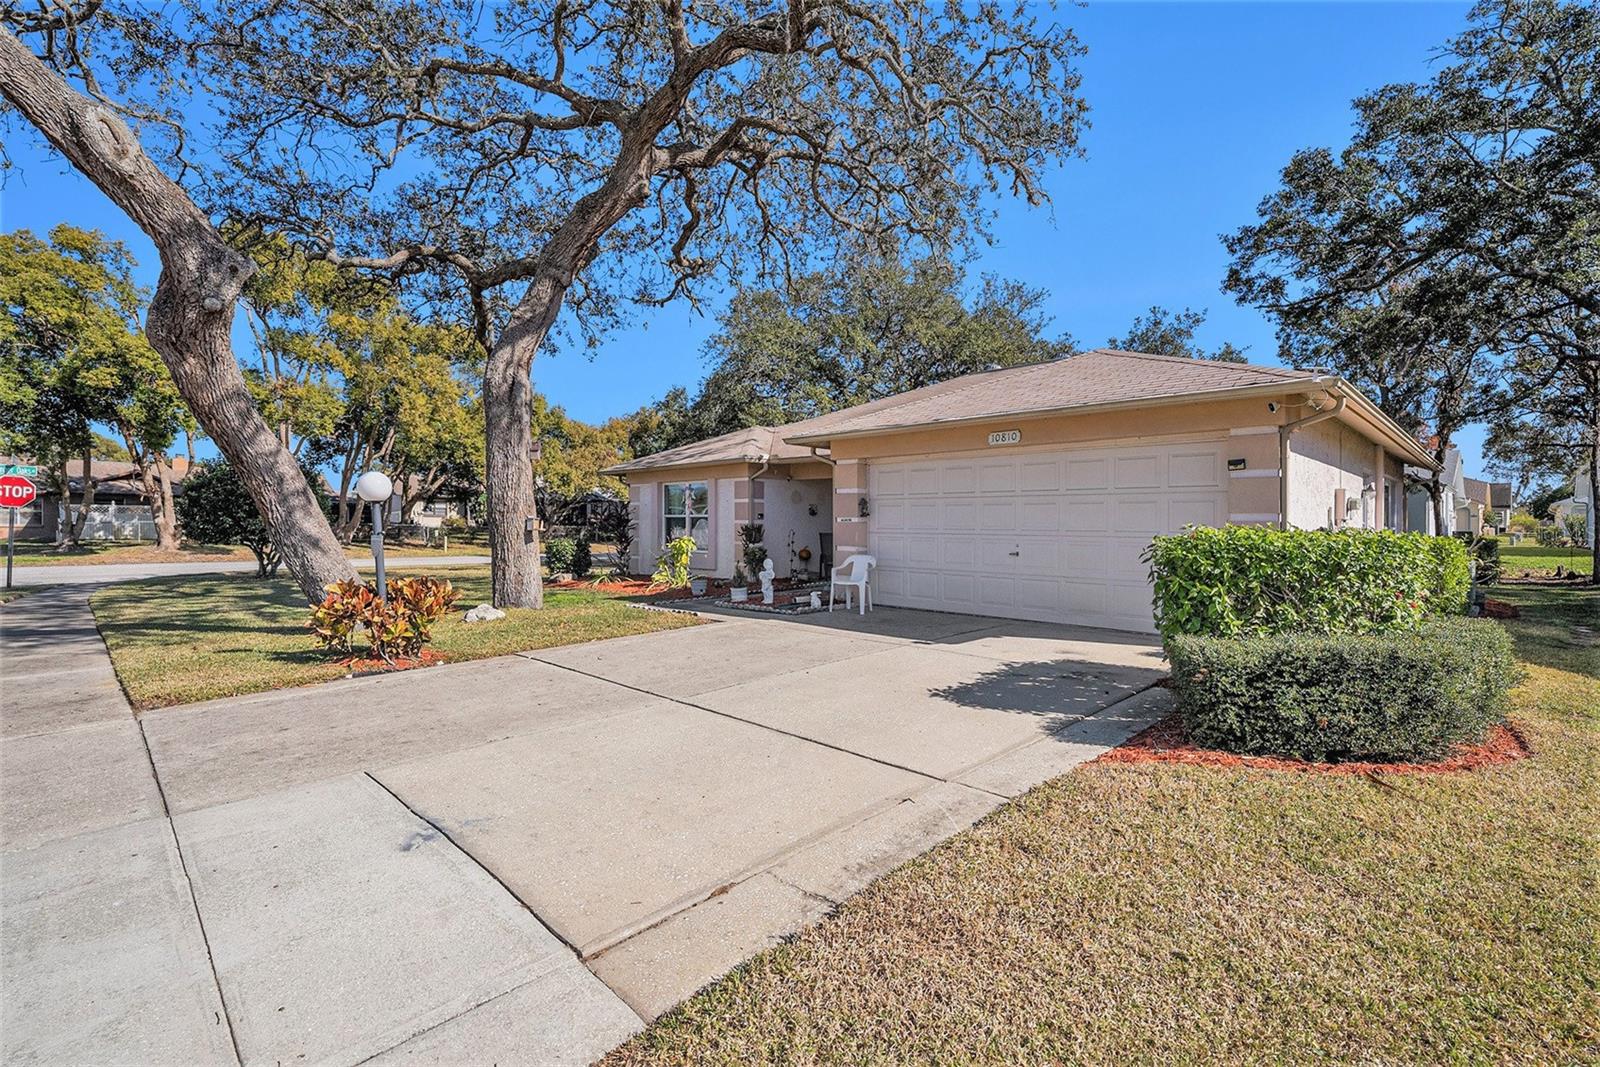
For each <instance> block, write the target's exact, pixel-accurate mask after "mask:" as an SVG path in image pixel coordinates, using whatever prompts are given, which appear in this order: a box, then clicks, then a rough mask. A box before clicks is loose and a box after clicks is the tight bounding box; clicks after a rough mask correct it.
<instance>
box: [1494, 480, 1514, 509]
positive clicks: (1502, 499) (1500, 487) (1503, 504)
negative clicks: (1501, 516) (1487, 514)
mask: <svg viewBox="0 0 1600 1067" xmlns="http://www.w3.org/2000/svg"><path fill="white" fill-rule="evenodd" d="M1489 506H1490V507H1491V508H1509V507H1510V506H1511V483H1510V482H1490V483H1489Z"/></svg>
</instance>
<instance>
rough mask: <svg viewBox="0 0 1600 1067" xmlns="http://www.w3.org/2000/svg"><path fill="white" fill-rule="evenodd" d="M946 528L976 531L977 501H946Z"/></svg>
mask: <svg viewBox="0 0 1600 1067" xmlns="http://www.w3.org/2000/svg"><path fill="white" fill-rule="evenodd" d="M944 528H945V529H946V530H976V529H977V528H978V502H977V500H974V499H967V500H946V501H945V502H944Z"/></svg>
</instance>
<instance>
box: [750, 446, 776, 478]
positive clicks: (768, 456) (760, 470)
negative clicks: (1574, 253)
mask: <svg viewBox="0 0 1600 1067" xmlns="http://www.w3.org/2000/svg"><path fill="white" fill-rule="evenodd" d="M770 466H772V453H770V452H763V453H761V466H759V467H757V468H756V472H755V473H754V474H752V475H751V476H750V480H751V481H752V482H753V481H755V480H756V479H757V478H759V477H761V476H762V475H763V474H765V473H767V468H768V467H770Z"/></svg>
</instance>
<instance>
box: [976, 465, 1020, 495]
mask: <svg viewBox="0 0 1600 1067" xmlns="http://www.w3.org/2000/svg"><path fill="white" fill-rule="evenodd" d="M1016 488H1017V465H1016V463H1015V462H1014V461H1012V460H988V461H986V462H984V463H980V464H978V492H980V493H1010V492H1014V491H1015V490H1016Z"/></svg>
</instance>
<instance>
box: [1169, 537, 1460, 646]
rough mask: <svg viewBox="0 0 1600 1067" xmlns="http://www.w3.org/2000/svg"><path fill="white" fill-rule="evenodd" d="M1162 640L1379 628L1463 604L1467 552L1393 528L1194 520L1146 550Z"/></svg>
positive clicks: (1405, 625) (1454, 610) (1409, 623)
mask: <svg viewBox="0 0 1600 1067" xmlns="http://www.w3.org/2000/svg"><path fill="white" fill-rule="evenodd" d="M1145 560H1146V562H1148V563H1149V564H1150V579H1151V582H1152V583H1153V584H1154V587H1155V613H1156V627H1157V629H1159V630H1160V631H1161V634H1162V636H1163V637H1172V636H1174V635H1176V634H1207V635H1211V636H1215V637H1245V636H1252V635H1259V634H1285V633H1312V634H1341V633H1352V634H1360V633H1381V632H1384V631H1387V630H1397V629H1414V628H1415V627H1416V626H1417V625H1418V624H1420V623H1421V622H1422V620H1423V619H1424V618H1425V617H1427V616H1428V615H1430V614H1445V613H1450V614H1458V613H1460V612H1462V611H1464V610H1465V608H1466V600H1467V589H1468V586H1469V584H1470V572H1469V570H1468V567H1467V550H1466V547H1465V546H1464V545H1462V544H1461V542H1459V541H1457V540H1454V539H1453V538H1449V537H1430V536H1428V535H1427V534H1420V533H1396V532H1395V531H1392V530H1338V531H1331V532H1330V531H1327V530H1272V529H1266V528H1263V527H1259V526H1225V527H1223V528H1221V529H1215V528H1211V527H1197V528H1195V529H1191V530H1188V531H1186V532H1184V533H1181V534H1174V535H1172V536H1163V537H1157V538H1155V540H1154V541H1153V542H1151V545H1150V548H1149V549H1148V550H1147V551H1146V553H1145Z"/></svg>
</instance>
